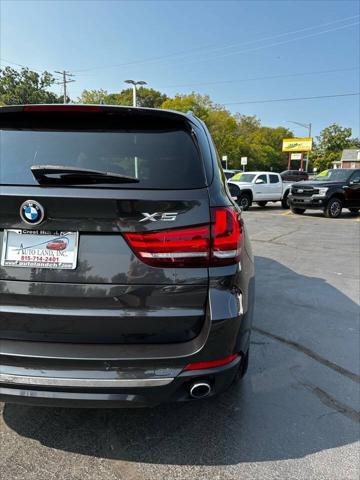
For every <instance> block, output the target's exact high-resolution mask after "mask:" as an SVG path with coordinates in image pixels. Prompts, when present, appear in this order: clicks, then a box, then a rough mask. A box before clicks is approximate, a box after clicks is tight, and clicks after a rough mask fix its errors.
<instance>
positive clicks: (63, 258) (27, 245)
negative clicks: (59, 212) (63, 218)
mask: <svg viewBox="0 0 360 480" xmlns="http://www.w3.org/2000/svg"><path fill="white" fill-rule="evenodd" d="M78 244H79V234H78V232H43V231H33V230H5V231H4V241H3V248H2V255H1V266H3V267H23V268H50V269H53V270H74V269H75V268H76V264H77V254H78Z"/></svg>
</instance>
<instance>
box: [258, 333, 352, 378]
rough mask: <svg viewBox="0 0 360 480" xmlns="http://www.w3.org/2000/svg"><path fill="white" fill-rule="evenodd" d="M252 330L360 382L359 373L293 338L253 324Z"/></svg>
mask: <svg viewBox="0 0 360 480" xmlns="http://www.w3.org/2000/svg"><path fill="white" fill-rule="evenodd" d="M253 330H255V331H256V332H258V333H260V334H261V335H265V336H267V337H270V338H272V339H274V340H277V341H278V342H282V343H284V344H285V345H287V346H289V347H291V348H293V349H295V350H297V351H298V352H301V353H303V354H304V355H307V356H308V357H310V358H312V359H313V360H315V361H316V362H318V363H321V364H322V365H324V366H325V367H328V368H331V369H332V370H334V371H335V372H337V373H339V374H340V375H343V376H344V377H347V378H349V379H350V380H352V381H353V382H356V383H360V376H359V375H357V374H356V373H353V372H351V371H350V370H347V369H346V368H343V367H340V365H337V364H336V363H334V362H331V361H330V360H328V359H326V358H324V357H322V356H321V355H319V354H318V353H316V352H314V351H313V350H310V348H308V347H305V346H304V345H301V344H300V343H297V342H294V341H293V340H288V339H286V338H284V337H280V336H279V335H275V334H273V333H270V332H267V331H266V330H263V329H262V328H259V327H255V326H253Z"/></svg>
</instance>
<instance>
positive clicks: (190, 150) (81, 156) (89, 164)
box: [0, 129, 205, 189]
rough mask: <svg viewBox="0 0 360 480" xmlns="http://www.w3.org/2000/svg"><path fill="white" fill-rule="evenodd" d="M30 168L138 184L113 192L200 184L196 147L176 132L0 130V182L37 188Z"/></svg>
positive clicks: (201, 174)
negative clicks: (96, 173)
mask: <svg viewBox="0 0 360 480" xmlns="http://www.w3.org/2000/svg"><path fill="white" fill-rule="evenodd" d="M32 165H61V166H74V167H78V168H88V169H96V170H101V171H104V172H113V173H118V174H121V175H129V176H133V177H137V178H139V180H140V182H139V183H136V184H134V183H132V184H129V183H124V184H121V185H118V186H117V187H118V188H150V189H157V188H159V189H160V188H161V189H162V188H163V189H166V188H169V189H182V188H183V189H187V188H199V187H203V186H204V185H205V175H204V171H203V165H202V160H201V158H200V156H199V153H198V150H197V147H196V145H195V143H194V141H193V139H192V137H191V135H190V134H189V133H188V132H186V131H184V130H178V129H174V130H150V129H149V130H148V131H144V130H141V131H133V130H131V131H116V132H115V131H55V130H46V129H42V130H1V131H0V183H2V184H15V185H33V184H35V185H36V184H37V182H36V180H35V179H34V177H33V176H32V174H31V171H30V167H31V166H32ZM107 186H109V185H107ZM112 188H114V186H113V185H112Z"/></svg>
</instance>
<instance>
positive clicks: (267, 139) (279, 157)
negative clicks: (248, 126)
mask: <svg viewBox="0 0 360 480" xmlns="http://www.w3.org/2000/svg"><path fill="white" fill-rule="evenodd" d="M291 137H293V133H292V132H291V131H290V130H288V129H287V128H284V127H276V128H270V127H259V128H257V129H256V130H254V132H253V133H252V134H251V135H250V138H249V143H250V147H251V151H252V155H251V157H252V159H253V167H252V168H256V169H262V170H271V169H272V170H274V171H281V170H283V169H284V168H285V167H286V162H287V160H286V156H285V155H284V154H283V153H282V141H283V139H284V138H291Z"/></svg>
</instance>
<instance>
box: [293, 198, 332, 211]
mask: <svg viewBox="0 0 360 480" xmlns="http://www.w3.org/2000/svg"><path fill="white" fill-rule="evenodd" d="M288 199H289V203H290V206H293V207H295V208H306V209H308V208H310V209H311V208H313V209H317V210H319V209H324V208H325V207H326V205H327V203H328V199H327V198H326V197H323V196H320V195H313V196H312V197H300V196H294V195H291V194H290V195H289V196H288Z"/></svg>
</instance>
